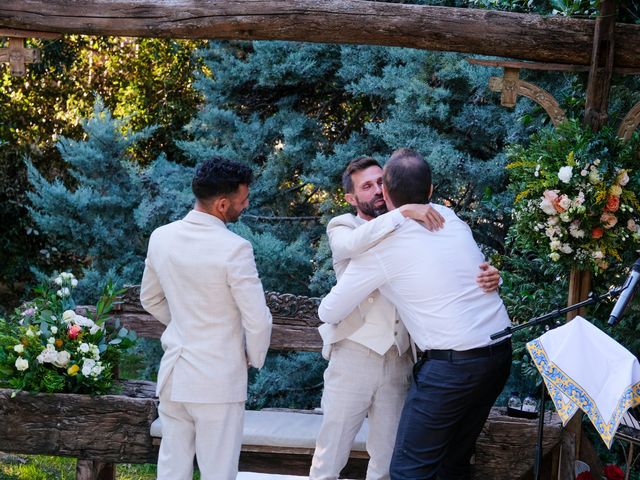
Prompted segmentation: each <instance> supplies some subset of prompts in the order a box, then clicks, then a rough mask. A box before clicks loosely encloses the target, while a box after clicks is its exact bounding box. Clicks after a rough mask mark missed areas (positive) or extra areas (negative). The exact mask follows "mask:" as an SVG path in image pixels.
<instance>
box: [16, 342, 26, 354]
mask: <svg viewBox="0 0 640 480" xmlns="http://www.w3.org/2000/svg"><path fill="white" fill-rule="evenodd" d="M13 351H14V352H16V353H22V352H24V345H22V344H21V343H19V344H18V345H16V346H14V347H13Z"/></svg>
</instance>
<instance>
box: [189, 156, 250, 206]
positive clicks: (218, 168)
mask: <svg viewBox="0 0 640 480" xmlns="http://www.w3.org/2000/svg"><path fill="white" fill-rule="evenodd" d="M252 181H253V172H252V171H251V168H250V167H249V166H248V165H245V164H243V163H239V162H234V161H233V160H229V159H227V158H224V157H219V156H214V157H212V158H210V159H209V160H206V161H204V162H203V163H201V164H200V165H198V167H196V172H195V175H194V176H193V181H192V182H191V190H193V194H194V195H195V196H196V198H197V199H198V200H210V199H211V198H214V197H217V196H220V195H225V194H229V193H233V192H235V191H236V190H238V187H239V186H240V185H241V184H244V185H250V184H251V182H252Z"/></svg>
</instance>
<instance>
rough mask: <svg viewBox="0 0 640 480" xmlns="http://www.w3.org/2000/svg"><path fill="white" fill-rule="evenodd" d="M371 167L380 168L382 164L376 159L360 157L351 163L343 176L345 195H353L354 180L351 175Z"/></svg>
mask: <svg viewBox="0 0 640 480" xmlns="http://www.w3.org/2000/svg"><path fill="white" fill-rule="evenodd" d="M369 167H380V164H379V163H378V161H377V160H376V159H375V158H371V157H358V158H354V159H353V160H351V161H350V162H349V164H348V165H347V168H345V169H344V173H343V174H342V188H343V189H344V193H353V180H352V179H351V175H353V174H354V173H356V172H359V171H361V170H366V169H367V168H369Z"/></svg>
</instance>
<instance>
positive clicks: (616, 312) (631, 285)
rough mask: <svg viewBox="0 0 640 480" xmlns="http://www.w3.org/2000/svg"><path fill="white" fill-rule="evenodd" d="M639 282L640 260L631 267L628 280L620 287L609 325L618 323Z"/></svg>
mask: <svg viewBox="0 0 640 480" xmlns="http://www.w3.org/2000/svg"><path fill="white" fill-rule="evenodd" d="M639 282H640V258H639V259H638V260H636V263H634V264H633V267H631V275H629V278H627V281H626V282H624V285H623V286H622V287H621V293H620V297H618V301H617V302H616V305H615V306H614V307H613V310H612V311H611V316H610V317H609V322H608V323H609V325H615V324H616V323H618V321H619V320H620V318H621V317H622V314H623V313H624V310H625V309H626V308H627V305H628V304H629V303H631V300H633V295H634V293H635V292H636V288H638V283H639Z"/></svg>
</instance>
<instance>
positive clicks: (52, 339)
mask: <svg viewBox="0 0 640 480" xmlns="http://www.w3.org/2000/svg"><path fill="white" fill-rule="evenodd" d="M47 343H48V344H49V345H53V344H54V343H56V339H55V338H54V337H49V338H47Z"/></svg>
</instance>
